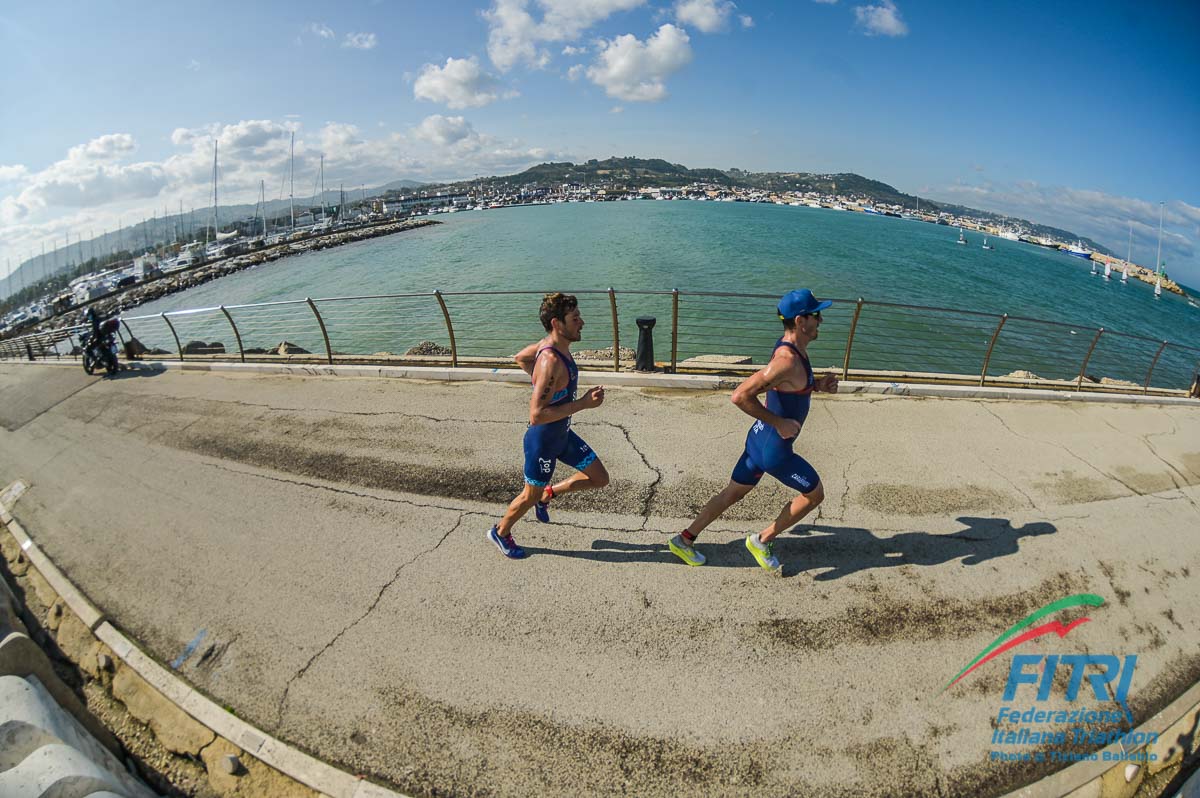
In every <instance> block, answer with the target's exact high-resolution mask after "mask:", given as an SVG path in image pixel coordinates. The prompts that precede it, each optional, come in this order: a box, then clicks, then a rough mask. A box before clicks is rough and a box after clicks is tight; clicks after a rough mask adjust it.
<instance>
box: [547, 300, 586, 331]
mask: <svg viewBox="0 0 1200 798" xmlns="http://www.w3.org/2000/svg"><path fill="white" fill-rule="evenodd" d="M578 307H579V300H577V299H576V298H575V297H574V296H572V295H571V294H563V293H558V292H555V293H553V294H546V296H544V297H543V298H542V309H541V311H539V312H538V317H539V318H540V319H541V320H542V326H543V327H545V328H546V332H550V331H551V329H552V327H551V324H550V322H551V321H553V320H554V319H558V320H559V321H566V320H567V314H568V313H570V312H571V311H572V310H575V309H576V308H578Z"/></svg>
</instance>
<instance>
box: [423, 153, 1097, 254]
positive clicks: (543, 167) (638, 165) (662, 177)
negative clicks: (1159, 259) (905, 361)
mask: <svg viewBox="0 0 1200 798" xmlns="http://www.w3.org/2000/svg"><path fill="white" fill-rule="evenodd" d="M563 183H578V184H580V185H588V186H601V187H612V188H624V189H630V190H636V189H639V188H651V187H678V186H686V185H688V184H690V183H711V184H714V185H718V186H728V187H733V186H738V187H741V188H756V189H760V190H762V191H769V192H774V191H798V192H807V191H813V192H818V193H821V194H829V195H833V194H838V195H841V196H844V197H851V198H857V199H860V200H862V201H865V202H871V203H881V204H887V205H899V206H901V207H904V208H908V209H915V208H916V207H917V199H918V198H917V197H916V196H914V195H912V194H905V193H904V192H902V191H899V190H897V189H896V188H894V187H893V186H889V185H888V184H887V183H883V182H880V181H878V180H872V179H870V178H868V177H863V176H862V175H857V174H854V173H852V172H846V173H840V174H814V173H810V172H747V171H744V170H742V169H736V168H734V169H729V170H721V169H689V168H688V167H686V166H684V165H682V164H677V163H671V162H670V161H664V160H662V159H661V158H635V157H632V156H628V157H624V158H618V157H615V156H614V157H612V158H606V159H605V160H603V161H600V160H596V159H592V160H590V161H586V162H585V163H579V164H576V163H553V162H552V163H543V164H538V165H537V166H532V167H530V168H529V169H526V170H525V171H524V172H521V173H519V174H515V175H505V176H492V177H485V178H480V179H478V180H473V181H462V182H459V183H451V184H445V185H444V186H434V185H427V186H424V188H427V189H432V188H443V187H445V188H451V189H453V190H457V191H464V190H467V189H468V188H470V187H473V186H478V187H480V188H484V189H492V190H494V189H500V188H505V187H507V188H519V187H522V186H529V185H540V186H548V185H561V184H563ZM920 209H921V210H922V211H927V212H929V213H938V212H939V211H945V212H946V213H951V214H954V215H956V216H965V217H971V218H974V219H980V220H986V221H991V222H993V223H996V224H1000V225H1004V226H1009V227H1021V228H1024V229H1026V230H1028V231H1029V232H1031V233H1032V234H1034V235H1038V236H1050V237H1053V238H1056V239H1058V240H1060V241H1068V242H1070V241H1075V240H1077V239H1078V240H1080V241H1082V242H1083V243H1084V244H1086V245H1088V246H1089V247H1090V248H1091V249H1094V250H1096V251H1097V252H1102V253H1104V254H1106V255H1111V254H1112V253H1111V252H1109V250H1107V249H1105V248H1104V247H1103V246H1102V245H1101V244H1098V243H1097V242H1095V241H1093V240H1091V239H1090V238H1086V237H1084V236H1080V235H1078V234H1077V233H1073V232H1071V231H1069V230H1062V229H1060V228H1057V227H1051V226H1049V225H1043V224H1038V223H1036V222H1031V221H1029V220H1028V219H1020V218H1017V217H1013V216H1004V215H1002V214H997V213H991V212H990V211H982V210H978V209H976V208H967V207H965V206H962V205H953V204H949V203H944V202H935V201H933V200H930V199H928V198H925V197H922V198H920Z"/></svg>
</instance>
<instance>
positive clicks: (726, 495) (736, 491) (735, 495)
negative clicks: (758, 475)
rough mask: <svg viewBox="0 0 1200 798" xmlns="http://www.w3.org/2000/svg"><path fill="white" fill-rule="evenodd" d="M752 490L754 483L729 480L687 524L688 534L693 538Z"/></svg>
mask: <svg viewBox="0 0 1200 798" xmlns="http://www.w3.org/2000/svg"><path fill="white" fill-rule="evenodd" d="M752 490H754V485H743V484H741V483H740V482H734V481H733V480H730V481H729V484H728V485H726V486H725V488H724V490H722V491H721V492H720V493H718V494H717V495H716V496H713V497H712V498H711V499H709V500H708V503H707V504H705V505H704V508H703V509H702V510H700V515H698V516H696V519H695V520H694V521H692V523H690V524H688V527H687V533H688V535H690V536H691V538H692V539H693V540H695V538H696V536H697V535H699V534H700V533H701V532H703V531H704V528H705V527H707V526H708V525H709V524H711V523H712V522H713V521H716V520H717V519H718V518H720V517H721V514H722V513H724V512H725V511H726V510H728V509H729V508H730V507H732V506H733V505H735V504H737V503H738V502H740V501H741V500H742V499H744V498H745V497H746V494H747V493H749V492H750V491H752Z"/></svg>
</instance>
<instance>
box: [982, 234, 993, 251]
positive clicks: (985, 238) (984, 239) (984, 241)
mask: <svg viewBox="0 0 1200 798" xmlns="http://www.w3.org/2000/svg"><path fill="white" fill-rule="evenodd" d="M983 249H994V247H990V246H988V242H987V236H984V237H983Z"/></svg>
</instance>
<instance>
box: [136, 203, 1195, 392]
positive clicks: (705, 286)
mask: <svg viewBox="0 0 1200 798" xmlns="http://www.w3.org/2000/svg"><path fill="white" fill-rule="evenodd" d="M437 218H438V219H439V220H440V221H442V222H443V223H442V224H440V225H436V226H431V227H428V228H423V229H421V230H416V231H412V232H408V233H402V234H399V235H392V236H387V237H384V238H379V239H374V240H371V241H366V242H362V243H358V244H352V245H349V246H344V247H339V248H335V249H330V250H325V251H321V252H313V253H308V254H304V255H299V256H293V257H289V258H285V259H282V260H280V261H277V262H275V263H272V264H264V265H262V266H258V267H256V268H254V269H251V270H247V271H244V272H241V273H238V274H236V275H231V276H229V277H226V278H223V279H221V280H217V281H214V282H211V283H208V284H206V285H204V286H201V287H198V288H196V289H192V290H191V291H187V292H183V293H180V294H175V295H173V296H171V297H167V298H165V299H163V300H159V301H158V302H155V303H151V304H148V305H144V306H142V307H139V308H137V309H135V310H132V311H130V312H129V313H128V314H126V315H145V314H149V313H159V312H163V311H171V310H178V309H183V308H196V307H204V306H213V305H219V304H225V305H233V304H248V303H257V302H270V301H277V300H287V299H303V298H304V297H313V298H314V299H316V298H328V297H344V296H354V295H378V294H398V293H408V292H427V291H432V290H434V289H439V290H441V291H443V292H457V291H494V290H531V291H544V290H552V289H562V290H575V291H583V290H588V289H606V288H608V287H610V286H612V287H614V288H615V289H616V290H617V292H618V298H619V303H620V316H621V320H620V335H621V343H622V344H623V345H627V346H632V345H633V344H634V342H635V341H636V334H637V332H636V327H635V326H634V317H635V316H636V315H638V314H641V313H647V314H650V315H654V316H656V317H657V318H658V320H659V321H658V328H657V329H656V334H657V338H656V345H657V346H656V355H657V357H658V359H659V360H663V359H666V358H669V355H670V352H669V343H668V341H669V338H668V335H669V328H670V298H669V297H633V296H625V295H623V294H622V292H628V291H669V290H670V289H673V288H678V289H680V290H681V291H685V292H689V291H690V292H701V291H712V292H736V293H763V294H769V295H778V294H782V293H783V292H785V291H787V290H789V289H791V288H796V287H802V286H807V287H810V288H812V289H813V290H814V292H816V293H817V294H818V296H821V297H831V298H836V299H856V298H858V297H863V298H865V299H866V300H869V301H877V302H889V303H898V304H904V305H922V306H932V307H938V308H949V309H961V310H967V311H977V312H982V313H988V314H996V315H999V314H1003V313H1008V314H1010V315H1012V316H1020V317H1028V318H1032V319H1039V320H1046V321H1055V322H1062V323H1064V324H1066V325H1069V326H1070V329H1068V328H1067V327H1063V328H1057V327H1051V326H1038V325H1030V324H1027V323H1023V322H1021V323H1019V322H1016V321H1010V322H1008V323H1007V325H1006V328H1005V331H1004V332H1003V333H1002V335H1001V337H1000V339H999V343H998V345H997V350H996V353H995V355H994V359H995V360H996V361H997V362H996V363H995V364H993V367H992V368H989V373H993V374H995V373H1005V372H1007V371H1009V370H1013V369H1015V368H1029V369H1030V370H1034V371H1037V370H1038V368H1039V367H1040V368H1041V370H1042V372H1047V373H1043V376H1066V377H1070V376H1073V375H1072V374H1071V369H1072V368H1075V369H1076V370H1077V368H1078V362H1079V360H1080V359H1081V358H1082V357H1083V356H1084V355H1085V354H1086V351H1087V349H1088V346H1089V344H1090V343H1091V340H1092V336H1093V335H1094V328H1097V327H1104V328H1106V330H1111V331H1120V332H1124V333H1131V334H1134V335H1138V336H1145V337H1147V338H1150V339H1154V340H1155V341H1162V340H1164V339H1168V340H1171V341H1173V342H1177V343H1180V344H1185V345H1189V346H1196V345H1198V342H1200V309H1197V308H1194V307H1190V306H1189V305H1188V304H1187V302H1186V301H1185V300H1184V299H1182V298H1180V297H1177V296H1174V295H1171V294H1167V293H1164V295H1163V296H1162V298H1161V299H1157V300H1156V299H1154V297H1153V295H1152V291H1151V287H1150V286H1148V285H1146V284H1144V283H1141V282H1139V281H1135V280H1132V279H1131V280H1130V282H1129V283H1128V284H1125V285H1122V284H1121V283H1120V282H1119V280H1118V279H1112V280H1109V281H1105V280H1104V279H1103V278H1101V277H1098V276H1093V275H1091V274H1090V273H1089V270H1090V264H1089V263H1088V262H1087V261H1084V260H1081V259H1078V258H1072V257H1070V256H1067V255H1064V254H1061V253H1057V252H1052V251H1050V250H1047V249H1043V248H1040V247H1034V246H1031V245H1028V244H1022V243H1019V242H1013V241H1006V240H1004V239H989V243H990V244H991V245H992V246H993V247H994V249H992V250H990V251H989V250H984V249H982V248H981V244H982V243H983V240H982V236H980V235H979V234H976V233H968V234H967V239H968V242H969V243H968V244H967V245H966V246H962V245H958V244H956V243H955V242H956V240H957V238H958V231H957V229H956V228H950V227H946V226H940V225H932V224H927V223H922V222H916V221H909V220H903V219H896V218H891V217H882V216H873V215H868V214H861V213H850V212H839V211H832V210H827V209H816V208H807V207H792V206H779V205H767V204H756V203H725V202H683V201H676V202H652V201H638V202H608V203H567V204H558V205H549V206H534V207H520V208H503V209H496V210H489V211H472V212H459V213H455V214H443V215H441V216H439V217H437ZM447 303H448V304H449V305H450V306H451V312H452V315H454V317H455V327H456V333H457V334H458V337H459V338H460V339H461V340H460V342H459V346H460V351H467V350H469V351H471V352H473V353H476V354H493V353H506V352H508V351H511V349H512V342H514V341H517V340H520V339H522V338H523V337H524V336H536V335H537V334H538V331H539V329H540V328H539V326H538V325H537V322H536V312H537V304H538V300H537V297H533V296H527V297H521V296H518V297H505V298H497V299H494V300H488V301H482V300H478V299H467V298H456V297H449V298H448V299H447ZM319 304H321V307H322V313H323V314H324V313H325V312H326V310H325V309H326V308H328V309H329V313H330V315H331V316H332V319H331V328H332V327H336V328H337V330H338V332H336V333H331V334H332V335H333V337H334V338H335V343H334V347H335V349H341V350H342V351H346V352H373V351H384V350H386V351H403V349H401V348H400V347H401V346H402V345H404V344H406V343H408V341H407V338H409V337H411V336H412V335H415V334H418V333H419V334H420V335H422V336H428V337H435V336H437V334H438V329H439V325H440V323H441V316H440V310H438V308H437V307H436V304H434V305H433V306H432V307H430V303H429V302H428V301H422V302H420V303H409V304H406V303H404V302H400V303H396V302H386V301H383V300H379V301H376V302H375V303H374V304H371V303H355V304H354V305H353V307H354V308H355V309H354V310H351V307H352V306H351V305H350V304H349V303H332V304H324V303H319ZM773 304H774V303H773V302H771V301H770V300H755V301H737V302H720V303H717V302H712V301H707V300H704V301H702V300H689V298H688V297H686V296H685V297H684V299H683V300H682V302H681V321H680V327H681V331H682V332H685V333H686V335H681V340H682V339H685V338H686V341H684V343H683V344H681V349H682V350H685V351H681V352H680V353H679V356H680V357H681V358H682V357H684V356H687V355H691V354H700V353H704V352H717V351H721V352H726V353H738V354H741V353H745V354H750V355H753V356H754V357H755V358H756V360H761V357H762V356H764V355H765V354H767V353H769V350H770V343H771V341H772V340H773V336H774V335H775V334H776V330H777V327H778V325H777V322H775V321H774V319H773V315H772V314H773ZM583 307H584V309H585V321H586V323H587V325H588V327H586V328H585V341H584V342H583V344H581V346H587V345H589V344H594V345H596V346H607V345H609V344H611V313H610V311H609V306H608V299H607V297H604V296H602V295H597V296H595V297H590V296H589V298H588V299H587V300H586V302H585V303H584V305H583ZM853 309H854V308H853V305H852V304H843V305H838V306H835V307H834V308H833V309H831V310H830V311H829V312H828V313H827V314H826V322H825V324H824V325H823V328H822V330H823V333H822V335H823V341H819V342H818V343H819V344H822V345H823V346H824V347H825V349H824V351H822V349H821V347H818V352H817V359H818V362H820V363H822V364H826V365H831V364H834V363H838V364H840V363H841V352H842V348H843V347H844V345H845V340H846V333H847V331H848V320H849V318H850V317H851V316H852V315H853ZM306 313H308V311H307V310H305V309H303V308H299V309H297V312H296V313H295V314H293V315H292V316H291V317H289V319H290V321H288V324H290V325H292V327H291V332H290V337H289V336H281V334H279V331H278V329H277V328H278V326H279V325H278V319H268V318H267V314H265V313H259V314H254V313H246V312H243V313H242V314H241V315H240V316H238V319H239V322H238V323H239V326H242V324H243V323H245V324H246V326H247V328H248V330H249V332H248V333H243V337H245V338H248V339H254V340H258V339H261V342H263V343H261V344H260V345H264V346H265V345H273V344H277V343H278V342H279V341H280V340H281V338H282V337H288V340H293V341H295V340H297V337H301V338H304V339H305V343H306V344H307V345H312V344H313V342H314V339H313V338H312V337H311V335H310V334H309V332H307V331H308V328H310V327H311V323H310V322H309V321H308V320H307V319H306V318H305V314H306ZM248 316H250V317H254V318H247V317H248ZM743 318H748V319H754V321H755V323H753V324H751V323H743ZM243 319H244V321H243ZM759 319H761V320H762V322H763V323H764V324H766V325H767V326H765V327H762V326H759V325H758V321H759ZM194 321H195V322H196V323H197V324H199V317H197V319H195V320H194ZM213 321H214V320H212V319H210V320H209V321H208V322H206V323H205V324H204V325H203V327H204V329H202V330H201V329H199V328H197V330H196V334H197V335H199V336H200V337H204V334H205V333H207V334H209V335H216V334H219V332H220V329H221V326H220V325H221V324H223V323H224V322H223V321H222V320H216V321H220V324H212V323H209V322H213ZM185 322H186V320H185ZM995 324H996V320H995V319H975V318H973V317H969V316H961V317H960V316H956V315H954V314H930V313H925V314H922V313H914V312H909V311H900V310H890V309H888V308H882V307H878V308H873V307H870V306H869V307H868V309H867V310H864V312H863V317H862V320H861V321H860V330H859V332H858V333H857V335H856V338H855V352H856V360H855V365H858V366H860V367H872V368H888V367H895V366H902V367H907V368H918V367H920V366H922V365H924V364H923V363H917V362H909V361H913V360H914V358H916V359H918V360H919V359H920V358H921V357H924V358H927V359H931V362H930V363H929V364H928V365H929V366H930V368H929V370H947V369H955V370H963V371H966V372H967V373H970V372H971V371H972V369H974V370H975V371H978V368H979V363H980V359H981V356H982V353H983V352H984V351H985V350H986V345H987V342H988V340H989V339H990V335H991V331H992V330H993V329H994V327H995ZM184 326H186V323H184ZM285 326H286V325H285ZM143 327H144V325H143ZM410 327H411V328H412V329H409V328H410ZM460 328H461V329H460ZM1087 328H1092V329H1087ZM283 332H289V330H287V329H285V330H283ZM225 333H226V334H225V336H224V337H225V338H228V337H229V336H228V328H227V327H225ZM138 334H139V335H143V329H139V330H138ZM145 335H146V336H147V337H148V338H151V339H155V340H157V341H158V342H159V343H160V344H166V343H167V342H169V341H170V339H169V337H167V338H166V339H162V338H160V336H159V335H158V334H156V333H154V332H151V331H149V330H146V331H145ZM256 336H257V338H256ZM181 337H185V338H190V337H191V336H189V335H186V334H185V333H183V332H181ZM445 337H446V336H445V334H444V329H442V335H441V336H440V338H441V339H444V338H445ZM860 338H861V341H860ZM398 339H405V340H398ZM435 340H437V338H436V337H435ZM316 341H317V342H319V339H316ZM267 342H269V343H267ZM250 345H251V343H250V342H248V343H246V346H250ZM168 348H173V347H168ZM763 349H765V350H766V351H765V352H764V351H762V350H763ZM1156 349H1157V344H1155V343H1152V342H1136V341H1133V340H1128V341H1122V340H1117V339H1115V338H1114V339H1113V340H1112V341H1111V343H1110V342H1109V339H1108V338H1107V337H1106V338H1105V341H1104V343H1102V344H1101V346H1099V347H1098V348H1097V353H1096V355H1095V356H1094V358H1093V362H1094V363H1095V364H1096V367H1097V368H1098V369H1099V370H1100V372H1101V373H1105V374H1108V375H1110V376H1120V377H1123V378H1125V379H1133V380H1135V381H1138V382H1140V381H1141V379H1143V378H1144V376H1145V369H1146V367H1147V366H1148V365H1149V361H1150V359H1151V358H1152V356H1153V354H1154V353H1155V351H1156ZM314 351H315V350H314ZM858 358H863V360H861V361H860V360H859V359H858ZM1072 363H1073V364H1075V365H1074V366H1071V365H1070V364H1072ZM1194 366H1195V355H1194V354H1189V353H1187V352H1183V351H1178V352H1177V351H1174V350H1173V349H1168V350H1167V351H1166V352H1165V353H1164V355H1163V356H1162V358H1161V363H1160V365H1159V367H1158V369H1164V368H1165V369H1168V370H1170V371H1171V372H1172V373H1173V374H1174V372H1178V374H1174V378H1175V379H1176V380H1186V379H1187V377H1188V376H1189V374H1190V371H1189V370H1190V369H1192V368H1194ZM1091 371H1093V369H1092V368H1090V367H1089V372H1091ZM1048 372H1054V373H1048ZM1156 374H1158V370H1156ZM1160 382H1162V380H1160V379H1159V378H1158V377H1157V376H1156V379H1155V383H1156V384H1158V383H1160ZM1181 387H1182V386H1181Z"/></svg>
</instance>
